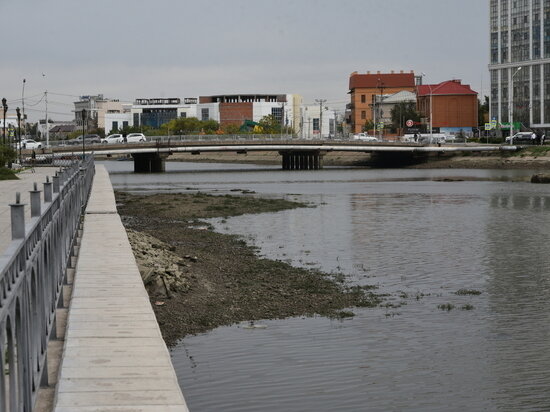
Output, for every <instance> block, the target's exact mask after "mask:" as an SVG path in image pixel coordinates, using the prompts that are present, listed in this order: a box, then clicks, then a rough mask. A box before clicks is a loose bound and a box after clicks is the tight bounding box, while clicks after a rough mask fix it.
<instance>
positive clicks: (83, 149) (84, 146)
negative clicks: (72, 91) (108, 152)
mask: <svg viewBox="0 0 550 412" xmlns="http://www.w3.org/2000/svg"><path fill="white" fill-rule="evenodd" d="M85 127H86V109H82V161H84V154H85V152H86V139H85V134H84V133H85Z"/></svg>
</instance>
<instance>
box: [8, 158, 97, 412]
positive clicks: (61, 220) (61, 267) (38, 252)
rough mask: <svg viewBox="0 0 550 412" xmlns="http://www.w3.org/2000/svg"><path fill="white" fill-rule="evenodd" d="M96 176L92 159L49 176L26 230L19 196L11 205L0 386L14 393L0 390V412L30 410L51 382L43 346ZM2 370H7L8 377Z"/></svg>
mask: <svg viewBox="0 0 550 412" xmlns="http://www.w3.org/2000/svg"><path fill="white" fill-rule="evenodd" d="M80 167H82V171H83V172H82V173H79V168H80ZM93 174H94V164H93V157H91V156H89V157H87V158H86V159H84V161H83V162H78V163H76V162H75V163H73V164H70V165H68V166H67V167H65V168H62V169H60V170H59V171H57V172H56V174H55V176H54V177H53V178H52V179H51V180H52V181H50V179H49V178H48V177H46V182H44V183H43V187H44V189H43V192H44V199H43V200H44V203H43V204H42V202H41V195H40V192H41V191H40V190H38V185H37V184H36V183H35V184H34V186H33V190H31V191H30V207H31V217H32V218H33V219H32V220H31V221H30V224H29V225H28V227H27V226H26V223H25V204H23V203H22V202H21V194H20V193H19V192H18V193H16V200H15V203H13V204H10V206H11V232H12V243H11V244H10V246H9V247H8V249H7V250H8V251H9V252H6V254H5V255H4V256H2V259H0V325H2V327H3V328H4V329H3V330H0V352H1V354H0V366H1V367H2V369H0V373H1V374H2V376H1V378H2V379H0V384H2V383H5V382H6V380H7V381H9V382H10V385H9V387H10V391H9V393H6V392H7V391H5V385H4V384H3V385H2V387H1V388H0V412H3V411H4V410H5V405H6V404H7V405H10V406H9V409H8V410H10V411H11V410H13V411H16V410H17V411H18V410H27V411H31V410H32V409H33V407H34V403H35V402H36V398H37V393H38V387H37V385H39V383H40V382H42V383H45V382H47V379H46V377H45V376H44V374H46V373H47V365H46V364H45V362H47V354H46V351H45V345H46V344H47V340H48V339H50V337H51V336H52V335H54V334H55V332H54V330H53V328H54V326H55V306H56V303H57V302H59V300H60V297H61V286H62V284H63V279H64V278H65V276H66V273H65V271H66V268H67V262H68V260H69V259H70V258H71V256H70V251H71V249H72V244H73V242H74V239H75V238H76V234H77V231H78V228H79V222H80V217H81V214H80V211H81V210H83V209H81V204H85V203H86V201H87V198H88V196H89V192H90V189H91V182H92V180H93ZM82 189H83V190H82ZM7 253H9V255H8V254H7ZM29 286H31V289H30V290H29ZM16 302H18V303H17V305H16V304H15V303H16ZM7 324H9V325H10V327H9V329H8V330H9V333H10V335H9V336H10V337H9V338H8V341H9V342H8V345H7V346H6V345H4V344H5V342H4V339H5V338H6V335H5V333H6V332H7V330H6V327H7V326H6V325H7ZM44 334H47V336H44ZM10 339H11V340H10ZM10 342H11V343H10ZM16 348H17V349H16ZM4 367H8V372H7V374H6V375H4V370H3V369H4Z"/></svg>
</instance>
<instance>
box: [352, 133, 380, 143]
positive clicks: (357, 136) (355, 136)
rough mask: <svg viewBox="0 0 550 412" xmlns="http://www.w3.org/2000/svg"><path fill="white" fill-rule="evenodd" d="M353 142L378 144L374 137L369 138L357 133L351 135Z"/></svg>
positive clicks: (366, 135)
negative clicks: (360, 141)
mask: <svg viewBox="0 0 550 412" xmlns="http://www.w3.org/2000/svg"><path fill="white" fill-rule="evenodd" d="M353 140H362V141H363V142H378V141H379V140H378V139H377V138H376V137H375V136H370V135H368V134H366V133H357V134H354V135H353Z"/></svg>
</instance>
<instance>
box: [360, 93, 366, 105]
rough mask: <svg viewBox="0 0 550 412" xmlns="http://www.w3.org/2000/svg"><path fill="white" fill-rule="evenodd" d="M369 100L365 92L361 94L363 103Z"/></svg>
mask: <svg viewBox="0 0 550 412" xmlns="http://www.w3.org/2000/svg"><path fill="white" fill-rule="evenodd" d="M366 101H367V96H365V95H364V94H362V95H361V103H366Z"/></svg>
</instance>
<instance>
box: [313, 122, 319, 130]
mask: <svg viewBox="0 0 550 412" xmlns="http://www.w3.org/2000/svg"><path fill="white" fill-rule="evenodd" d="M313 131H314V132H318V131H319V119H313Z"/></svg>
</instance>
